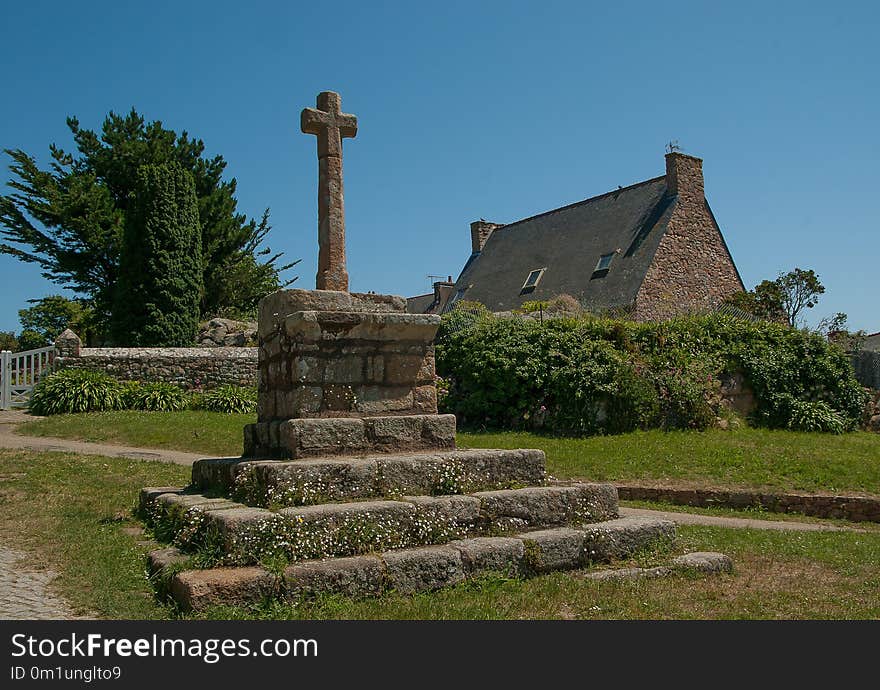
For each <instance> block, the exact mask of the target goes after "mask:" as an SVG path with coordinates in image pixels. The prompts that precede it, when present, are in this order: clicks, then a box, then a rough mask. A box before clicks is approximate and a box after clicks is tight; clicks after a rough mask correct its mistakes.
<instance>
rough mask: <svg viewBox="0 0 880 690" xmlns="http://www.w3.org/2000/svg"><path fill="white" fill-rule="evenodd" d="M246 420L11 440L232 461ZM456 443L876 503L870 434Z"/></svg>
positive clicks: (563, 468) (878, 460) (656, 478)
mask: <svg viewBox="0 0 880 690" xmlns="http://www.w3.org/2000/svg"><path fill="white" fill-rule="evenodd" d="M254 420H255V418H254V416H252V415H223V414H218V413H214V412H167V413H166V412H100V413H91V414H79V415H59V416H57V417H49V418H46V419H39V420H33V421H30V422H28V423H26V424H23V425H22V426H20V427H19V429H18V431H19V433H24V434H31V435H35V436H62V437H67V438H76V439H83V440H87V441H107V442H110V443H122V444H128V445H137V446H148V447H156V448H174V449H179V450H186V451H192V452H202V453H206V454H210V455H238V454H239V453H240V452H241V444H242V439H241V435H242V434H241V428H242V426H243V425H244V424H246V423H248V422H252V421H254ZM458 443H459V446H461V447H473V448H541V449H543V450H544V451H545V452H546V453H547V469H548V471H549V472H550V474H552V475H553V476H555V477H558V478H585V479H591V480H596V481H648V482H654V483H658V484H670V485H672V484H675V485H681V486H684V485H688V486H700V487H719V488H725V487H727V488H736V487H738V488H761V489H763V488H767V489H781V490H796V491H841V492H845V491H859V492H867V493H874V494H880V434H869V433H865V432H858V433H852V434H844V435H842V436H834V435H830V434H809V433H800V432H791V431H770V430H767V429H748V428H744V429H737V430H734V431H721V430H711V431H706V432H687V431H672V432H664V431H647V432H635V433H630V434H621V435H619V436H597V437H592V438H585V439H577V438H557V437H552V436H542V435H538V434H531V433H515V432H502V433H459V435H458Z"/></svg>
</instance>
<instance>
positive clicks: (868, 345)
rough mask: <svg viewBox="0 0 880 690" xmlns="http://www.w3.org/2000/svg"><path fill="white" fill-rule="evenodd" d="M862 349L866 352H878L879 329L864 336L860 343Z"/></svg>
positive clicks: (879, 349)
mask: <svg viewBox="0 0 880 690" xmlns="http://www.w3.org/2000/svg"><path fill="white" fill-rule="evenodd" d="M862 349H863V350H867V351H868V352H880V331H878V332H877V333H871V334H870V335H867V336H865V342H863V343H862Z"/></svg>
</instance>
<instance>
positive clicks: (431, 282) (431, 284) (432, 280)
mask: <svg viewBox="0 0 880 690" xmlns="http://www.w3.org/2000/svg"><path fill="white" fill-rule="evenodd" d="M425 277H426V278H427V279H428V287H430V288H431V289H432V290H433V289H434V283H436V282H437V281H440V280H443V279H444V278H445V277H446V276H435V275H434V274H433V273H429V274H428V275H427V276H425Z"/></svg>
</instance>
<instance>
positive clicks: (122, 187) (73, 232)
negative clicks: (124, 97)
mask: <svg viewBox="0 0 880 690" xmlns="http://www.w3.org/2000/svg"><path fill="white" fill-rule="evenodd" d="M67 125H68V127H69V128H70V131H71V133H72V134H73V140H74V143H75V145H76V152H75V153H68V152H67V151H65V150H63V149H62V148H60V147H58V146H56V145H54V144H53V145H51V146H50V147H49V151H50V154H51V163H50V165H49V166H48V168H47V169H43V168H41V167H40V166H39V165H38V164H37V162H36V159H35V158H34V157H33V156H31V155H29V154H27V153H25V152H24V151H22V150H20V149H7V150H6V153H7V154H8V155H9V156H10V157H11V159H12V162H11V164H10V171H11V173H12V179H10V180H9V182H8V185H9V187H10V188H11V189H12V193H11V194H9V195H6V196H0V252H3V253H6V254H10V255H12V256H15V257H16V258H18V259H20V260H21V261H24V262H28V263H33V264H36V265H37V266H39V267H40V269H41V270H42V272H43V275H44V276H45V277H46V278H48V279H49V280H52V281H53V282H55V283H57V284H59V285H62V286H64V287H67V288H70V289H72V290H73V291H74V292H76V293H78V295H79V296H81V297H82V298H84V299H87V300H88V301H89V303H90V306H92V307H93V309H94V311H95V319H96V323H97V325H98V327H99V330H100V334H99V339H101V337H102V336H103V334H104V333H106V330H107V327H108V324H109V320H110V314H111V311H112V308H113V305H114V303H115V302H116V300H115V296H114V292H115V290H116V283H117V279H118V277H119V260H120V251H121V246H122V237H123V234H124V228H125V227H126V219H127V215H128V213H129V211H130V209H131V205H132V201H133V199H134V194H133V192H134V190H135V183H136V180H137V175H138V169H139V168H140V167H141V166H143V165H149V164H153V165H161V164H163V163H169V162H175V163H177V164H179V165H180V166H181V167H183V168H184V169H185V170H187V171H188V172H189V173H190V174H191V175H192V178H193V181H194V184H195V194H196V200H197V205H198V223H199V226H200V229H201V245H202V275H203V278H202V280H203V283H204V291H203V293H202V298H201V303H200V312H201V314H202V315H203V316H214V315H217V314H221V313H224V314H236V313H247V312H251V311H252V310H253V309H254V307H255V306H256V304H257V302H258V301H259V299H260V298H261V297H263V296H264V295H266V294H268V293H269V292H272V291H273V290H275V289H277V288H279V287H281V286H283V285H285V284H289V283H290V282H292V281H287V282H285V281H284V280H283V279H282V274H283V273H284V272H285V271H286V270H287V269H289V268H290V267H291V266H293V265H294V264H295V263H296V262H293V263H288V264H283V263H281V257H282V254H280V253H275V254H273V253H272V252H271V251H270V250H269V248H268V247H265V246H264V241H265V239H266V237H267V234H268V233H269V230H270V226H269V212H268V209H267V210H266V211H265V212H264V213H263V216H262V218H261V219H260V221H259V222H258V221H256V220H253V219H248V218H247V217H246V216H245V215H244V214H240V213H237V211H236V205H237V201H236V199H235V190H236V181H235V179H232V180H224V179H222V178H223V172H224V170H225V168H226V161H224V160H223V157H222V156H219V155H218V156H214V157H210V158H209V157H207V156H205V155H204V150H205V146H204V144H203V142H202V141H201V140H198V139H192V138H190V136H189V135H188V134H187V132H185V131H184V132H182V133H180V134H177V133H176V132H174V131H173V130H170V129H166V128H165V127H163V126H162V123H161V122H160V121H158V120H157V121H153V122H146V121H145V120H144V118H143V117H142V116H141V115H139V114H138V113H137V112H136V111H135V110H132V111H131V112H130V113H129V114H127V115H117V114H116V113H113V112H111V113H110V114H109V115H108V116H107V118H106V119H105V120H104V123H103V126H102V128H101V131H100V132H95V131H92V130H88V129H83V128H82V127H80V124H79V121H78V120H77V119H76V118H74V117H71V118H68V120H67Z"/></svg>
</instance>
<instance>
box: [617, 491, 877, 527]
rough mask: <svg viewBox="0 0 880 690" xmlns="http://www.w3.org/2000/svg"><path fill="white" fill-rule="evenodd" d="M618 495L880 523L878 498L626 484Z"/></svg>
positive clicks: (623, 498)
mask: <svg viewBox="0 0 880 690" xmlns="http://www.w3.org/2000/svg"><path fill="white" fill-rule="evenodd" d="M617 493H618V496H619V497H620V500H622V501H659V502H662V503H673V504H676V505H685V506H693V507H696V508H717V507H724V508H733V509H735V510H743V509H746V508H757V509H760V510H766V511H769V512H771V513H800V514H801V515H809V516H810V517H818V518H826V519H837V520H850V521H852V522H880V498H878V497H877V496H839V495H837V494H795V493H769V492H768V493H761V492H757V491H725V490H723V489H674V488H670V487H654V486H641V485H629V484H627V485H623V484H617Z"/></svg>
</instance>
